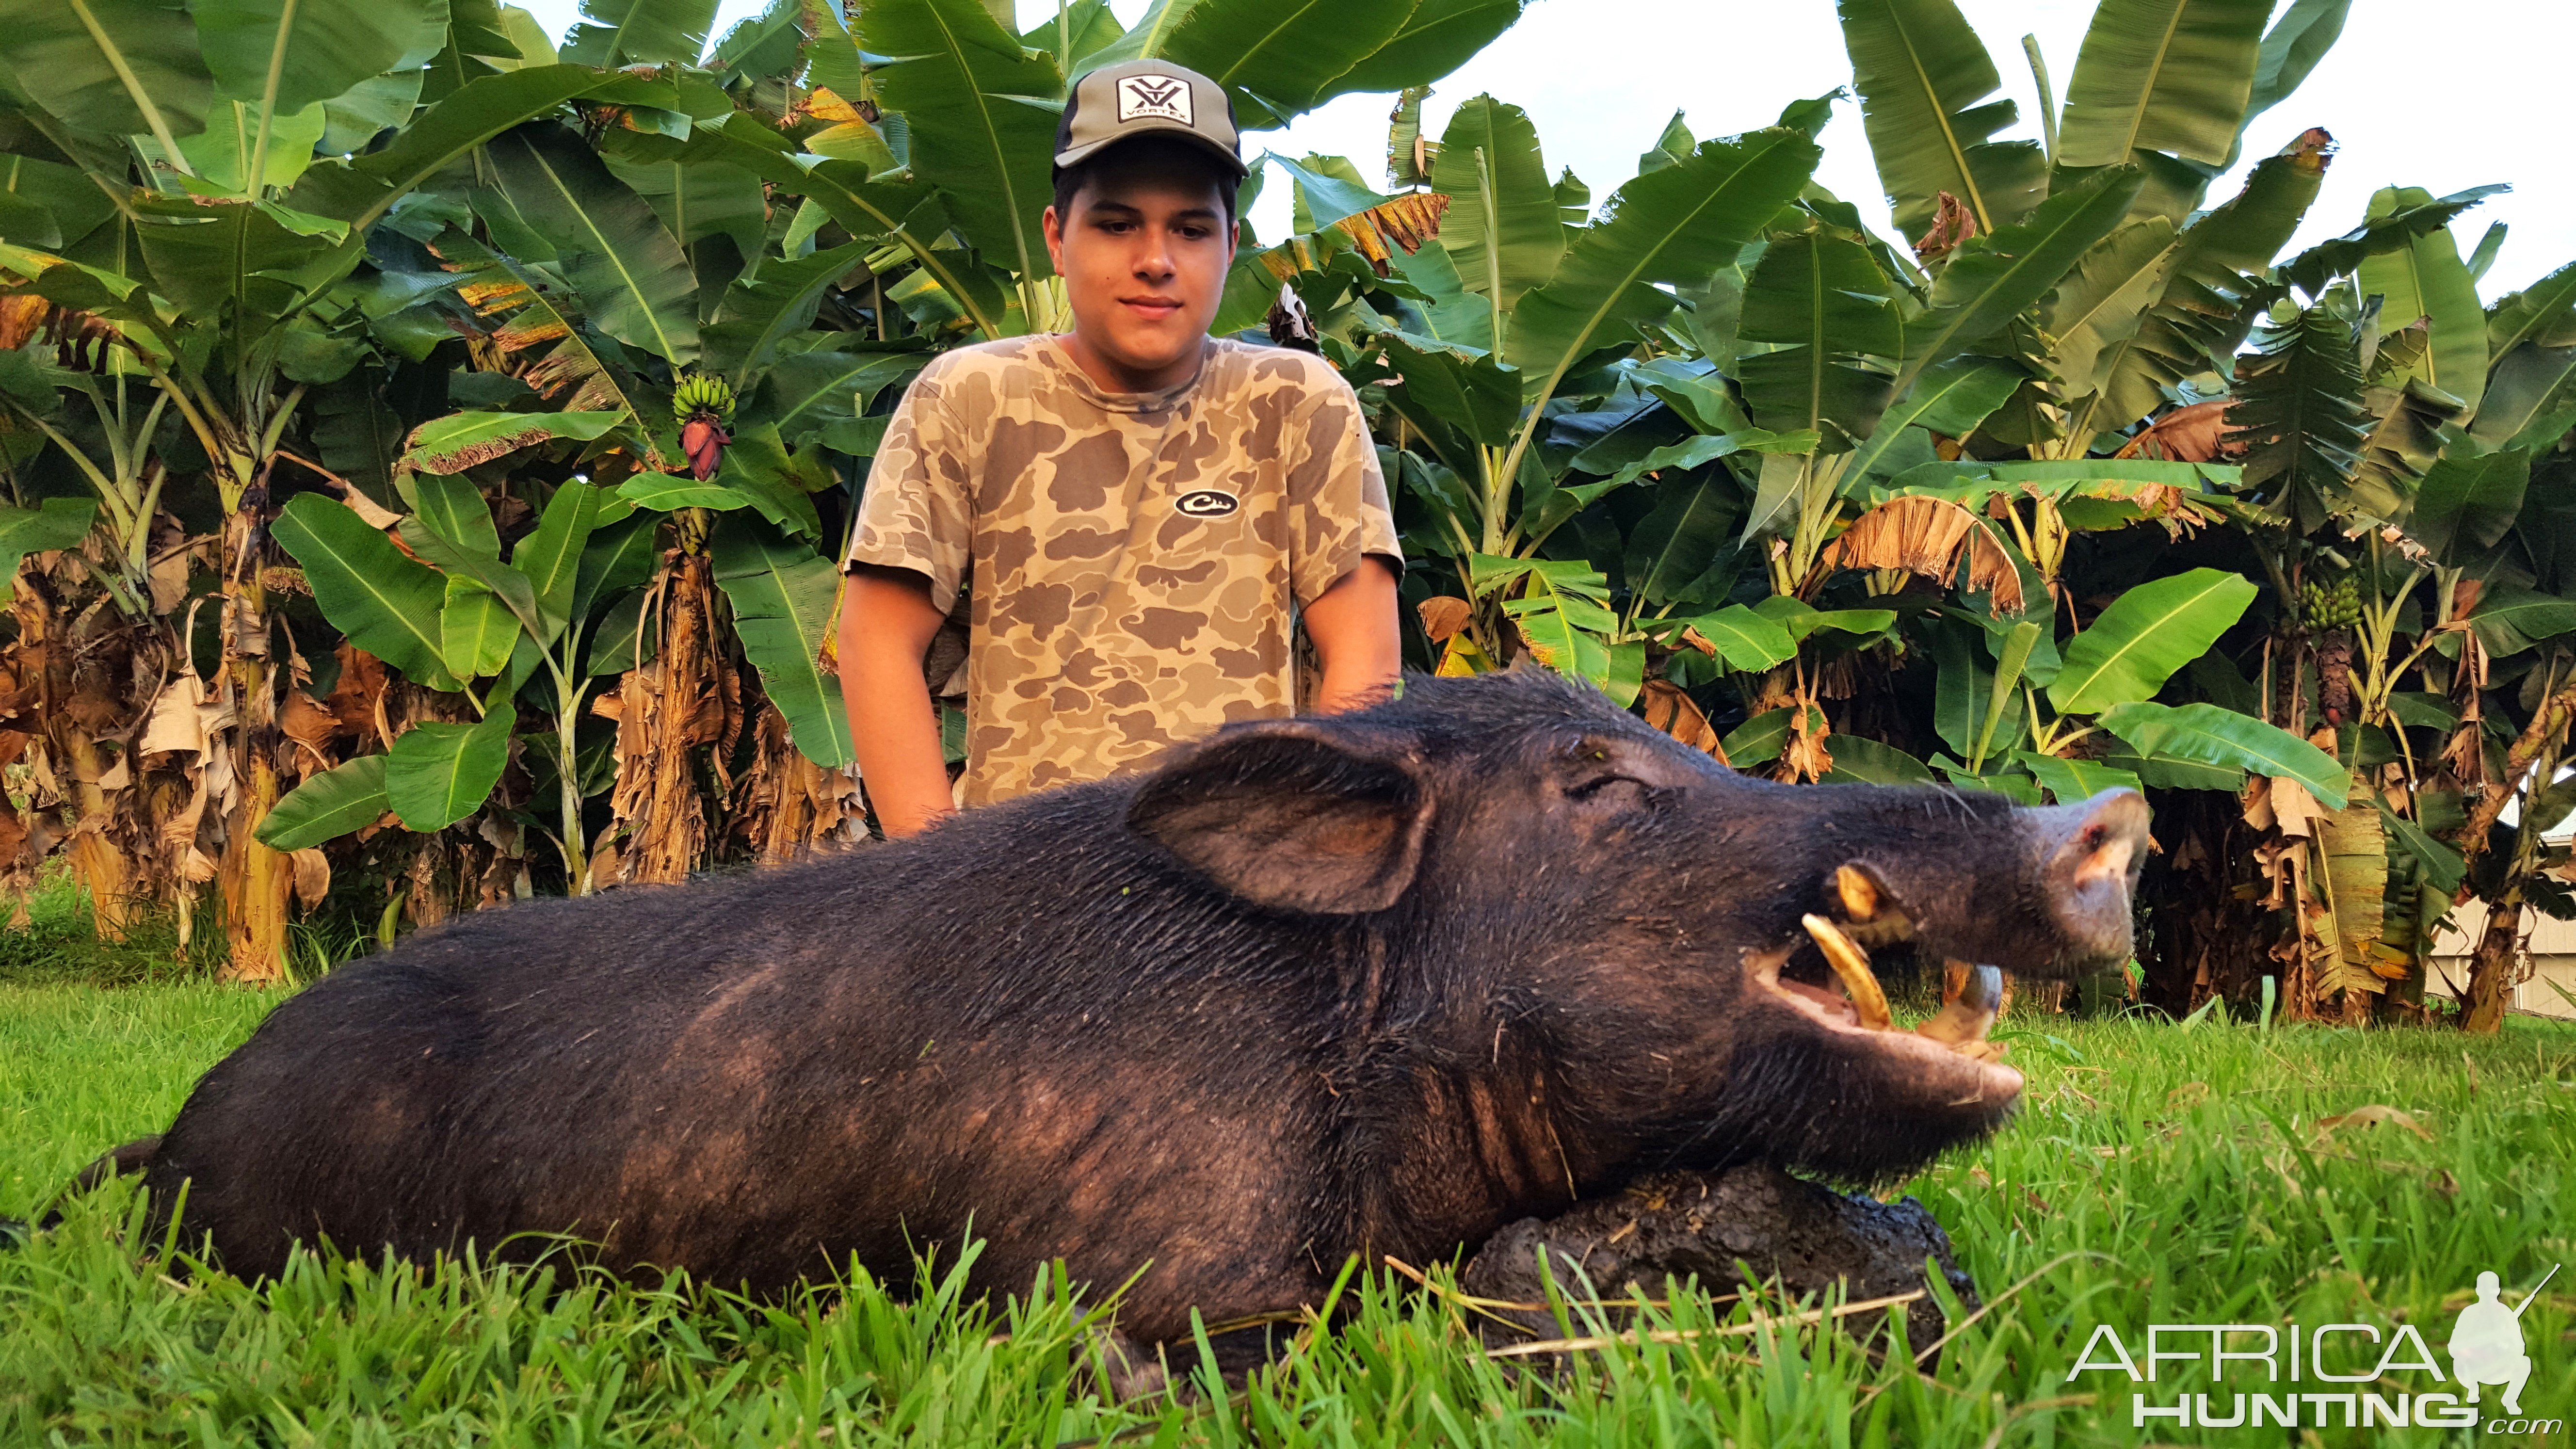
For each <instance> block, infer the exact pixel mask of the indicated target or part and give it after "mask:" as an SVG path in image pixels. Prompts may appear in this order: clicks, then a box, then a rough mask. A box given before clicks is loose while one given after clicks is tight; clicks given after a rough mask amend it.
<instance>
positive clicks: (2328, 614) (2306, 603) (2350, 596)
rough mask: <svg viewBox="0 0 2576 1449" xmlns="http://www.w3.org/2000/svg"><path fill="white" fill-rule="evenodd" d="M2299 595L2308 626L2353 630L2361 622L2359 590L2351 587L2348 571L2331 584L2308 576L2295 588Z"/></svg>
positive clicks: (2350, 577) (2312, 627)
mask: <svg viewBox="0 0 2576 1449" xmlns="http://www.w3.org/2000/svg"><path fill="white" fill-rule="evenodd" d="M2299 598H2300V603H2301V605H2302V608H2303V612H2304V613H2305V614H2306V615H2307V621H2308V627H2309V628H2311V629H2318V630H2324V629H2353V628H2358V627H2360V625H2361V590H2360V589H2359V588H2357V587H2355V585H2354V583H2353V578H2352V575H2350V574H2345V575H2344V576H2343V577H2341V578H2339V579H2337V580H2335V581H2334V582H2333V583H2331V584H2327V583H2320V582H2319V581H2317V580H2315V579H2310V580H2308V582H2307V583H2306V585H2305V586H2303V587H2302V588H2301V589H2300V590H2299Z"/></svg>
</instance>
